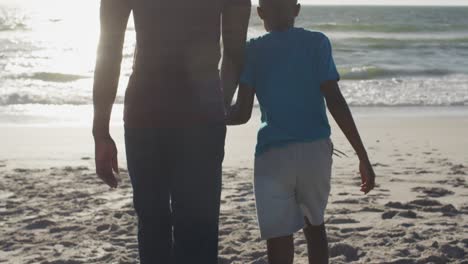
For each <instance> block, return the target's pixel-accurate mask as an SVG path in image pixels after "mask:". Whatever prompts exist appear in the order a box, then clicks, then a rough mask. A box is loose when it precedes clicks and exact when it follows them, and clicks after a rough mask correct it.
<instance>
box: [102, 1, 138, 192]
mask: <svg viewBox="0 0 468 264" xmlns="http://www.w3.org/2000/svg"><path fill="white" fill-rule="evenodd" d="M130 11H131V7H130V4H129V1H128V0H102V1H101V11H100V19H101V35H100V39H99V46H98V53H97V61H96V68H95V72H94V86H93V104H94V120H93V136H94V141H95V156H96V157H95V159H96V173H97V175H98V176H99V177H100V178H101V179H102V180H103V181H104V182H105V183H106V184H108V185H109V186H110V187H117V179H116V178H115V176H114V173H113V171H115V172H117V173H118V163H117V148H116V146H115V143H114V141H113V140H112V138H111V136H110V133H109V122H110V116H111V111H112V105H113V104H114V100H115V96H116V93H117V86H118V83H119V77H120V64H121V62H122V49H123V43H124V39H125V30H126V28H127V22H128V18H129V16H130Z"/></svg>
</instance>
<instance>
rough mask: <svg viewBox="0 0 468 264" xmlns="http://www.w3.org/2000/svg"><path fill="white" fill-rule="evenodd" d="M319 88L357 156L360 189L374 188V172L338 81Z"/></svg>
mask: <svg viewBox="0 0 468 264" xmlns="http://www.w3.org/2000/svg"><path fill="white" fill-rule="evenodd" d="M320 89H321V91H322V94H323V95H324V97H325V100H326V102H327V107H328V110H329V111H330V114H331V115H332V116H333V118H334V119H335V121H336V123H337V124H338V126H339V127H340V129H341V130H342V131H343V133H344V134H345V136H346V138H347V139H348V141H349V143H350V144H351V145H352V147H353V149H354V151H356V154H357V155H358V157H359V161H360V164H359V170H360V173H361V180H362V185H361V191H363V192H364V193H368V192H369V191H371V190H372V189H373V188H374V185H375V173H374V170H373V168H372V165H371V163H370V161H369V157H368V156H367V152H366V149H365V148H364V144H363V143H362V140H361V137H360V135H359V132H358V130H357V128H356V124H355V123H354V119H353V116H352V114H351V111H350V110H349V107H348V104H347V103H346V100H345V98H344V97H343V95H342V94H341V91H340V88H339V86H338V82H337V81H326V82H324V83H323V84H322V85H321V87H320Z"/></svg>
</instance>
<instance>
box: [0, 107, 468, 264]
mask: <svg viewBox="0 0 468 264" xmlns="http://www.w3.org/2000/svg"><path fill="white" fill-rule="evenodd" d="M441 110H442V108H441ZM353 111H354V112H355V113H356V116H357V117H356V121H357V124H358V126H359V129H360V130H361V133H362V137H363V139H364V141H365V143H366V146H367V147H368V149H369V153H370V157H371V158H372V162H373V163H374V165H375V170H376V173H377V175H378V179H377V183H378V187H377V188H376V189H375V190H374V191H373V192H371V193H370V194H369V195H367V196H364V195H362V194H360V193H359V189H358V187H357V186H358V183H359V178H358V175H357V160H356V157H355V156H354V154H353V152H352V151H351V148H350V146H349V145H348V144H347V142H346V141H345V139H344V136H343V135H342V133H341V132H340V131H339V130H338V129H337V128H336V125H335V124H334V122H332V125H333V131H334V133H333V141H334V143H335V147H336V148H338V149H339V150H341V151H343V152H345V153H346V154H347V155H348V157H347V158H346V157H342V158H339V157H335V158H334V166H333V168H334V173H333V177H332V194H331V196H330V200H329V206H328V209H327V213H326V223H327V230H328V235H329V242H330V243H329V244H330V255H331V263H349V262H353V263H468V261H467V260H466V258H467V257H466V256H467V251H468V236H467V233H468V198H467V197H468V183H467V177H468V176H467V175H468V152H467V149H468V138H467V137H466V135H468V115H464V114H461V115H453V114H449V115H446V114H440V112H441V111H438V110H437V109H436V110H434V111H432V112H430V113H427V111H421V112H420V113H419V114H417V113H416V114H412V115H408V114H407V113H405V111H401V113H400V112H399V111H388V112H387V111H384V110H382V111H380V112H379V113H377V114H376V113H374V111H375V110H374V109H373V108H362V109H355V110H353ZM464 111H466V109H465V110H464ZM442 112H443V111H442ZM400 114H401V115H400ZM403 114H404V116H403ZM256 115H258V113H257V114H256ZM257 126H258V116H254V117H253V120H252V121H251V122H250V123H249V124H248V125H246V126H244V127H235V128H231V129H229V132H228V138H227V142H226V160H225V166H224V175H223V181H224V183H223V194H222V213H221V223H220V243H219V252H220V257H219V263H267V261H266V256H265V244H264V242H262V241H260V239H259V233H258V230H257V226H256V216H255V204H254V198H253V195H252V176H253V175H252V174H253V171H252V165H253V147H254V144H255V133H256V127H257ZM113 135H114V136H115V139H116V141H117V142H118V145H119V147H120V149H119V150H120V157H121V159H120V162H121V163H120V166H121V167H122V173H121V185H120V187H119V188H118V189H115V190H109V188H108V187H106V186H104V185H102V184H101V182H100V181H99V180H98V179H97V177H96V175H95V173H94V167H93V158H92V157H93V144H92V143H93V142H92V138H91V136H90V133H89V127H53V126H52V127H50V126H47V127H37V126H35V127H28V126H5V127H2V128H1V129H0V138H1V142H2V143H1V145H2V147H1V150H0V234H1V235H0V263H31V264H32V263H44V264H45V263H55V264H58V263H63V264H75V263H137V256H138V253H137V243H136V218H135V213H134V211H133V207H132V201H131V186H130V182H129V179H128V175H127V173H126V170H125V158H124V157H125V151H124V147H123V139H122V136H123V129H122V127H121V126H120V125H116V126H114V127H113ZM295 243H296V245H297V247H296V257H295V263H307V253H306V248H305V240H304V238H303V236H302V234H299V235H298V236H296V240H295Z"/></svg>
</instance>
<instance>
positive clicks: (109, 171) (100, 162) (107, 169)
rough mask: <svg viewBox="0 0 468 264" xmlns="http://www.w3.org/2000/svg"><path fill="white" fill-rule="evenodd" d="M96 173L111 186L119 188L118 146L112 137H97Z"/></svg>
mask: <svg viewBox="0 0 468 264" xmlns="http://www.w3.org/2000/svg"><path fill="white" fill-rule="evenodd" d="M95 161H96V174H97V175H98V176H99V178H101V180H103V181H104V182H105V183H106V184H107V185H109V186H110V187H111V188H117V185H118V181H117V177H116V175H118V174H119V166H118V162H117V147H116V145H115V142H114V140H113V139H112V138H111V137H107V138H96V139H95Z"/></svg>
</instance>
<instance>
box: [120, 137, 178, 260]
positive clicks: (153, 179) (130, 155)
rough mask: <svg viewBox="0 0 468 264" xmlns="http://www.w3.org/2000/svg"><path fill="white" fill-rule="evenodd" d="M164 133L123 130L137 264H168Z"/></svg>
mask: <svg viewBox="0 0 468 264" xmlns="http://www.w3.org/2000/svg"><path fill="white" fill-rule="evenodd" d="M163 134H164V133H163V132H162V131H160V130H157V129H138V128H125V145H126V150H127V151H126V152H127V164H128V171H129V174H130V178H131V181H132V186H133V203H134V207H135V211H136V213H137V216H138V248H139V253H140V263H141V264H147V263H148V264H152V263H170V259H171V250H172V226H171V215H170V209H169V182H168V179H169V175H168V171H167V169H166V168H167V167H166V166H165V164H166V162H165V158H164V157H165V156H166V153H165V151H164V148H163V147H162V146H161V144H160V143H161V142H165V141H166V139H165V138H164V135H163Z"/></svg>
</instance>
